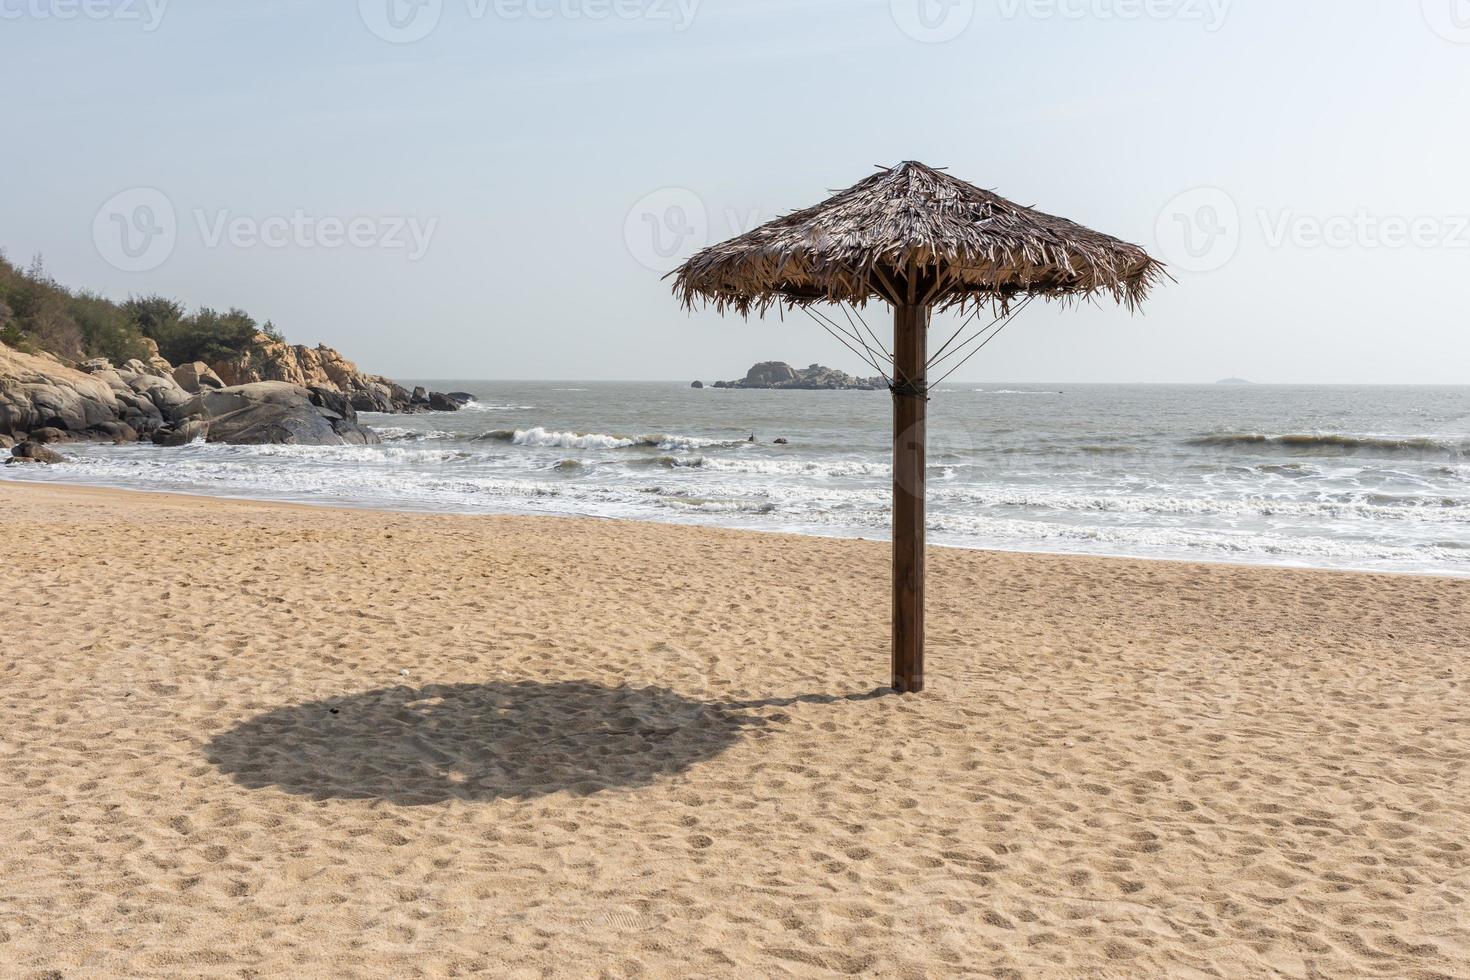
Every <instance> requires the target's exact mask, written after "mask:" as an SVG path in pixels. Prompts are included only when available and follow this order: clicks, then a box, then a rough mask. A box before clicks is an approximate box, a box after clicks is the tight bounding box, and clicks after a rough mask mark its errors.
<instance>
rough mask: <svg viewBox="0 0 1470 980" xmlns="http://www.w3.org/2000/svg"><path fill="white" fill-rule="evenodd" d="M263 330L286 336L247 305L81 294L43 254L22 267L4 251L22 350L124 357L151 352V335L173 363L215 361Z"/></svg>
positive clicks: (5, 323) (0, 328) (3, 276)
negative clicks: (193, 306)
mask: <svg viewBox="0 0 1470 980" xmlns="http://www.w3.org/2000/svg"><path fill="white" fill-rule="evenodd" d="M259 332H263V333H265V334H267V335H268V336H270V337H271V338H272V339H274V340H283V339H284V338H282V337H281V334H280V332H279V331H278V330H276V327H275V325H274V324H272V323H270V322H269V321H267V322H266V324H265V326H264V327H259V326H257V325H256V322H255V320H254V318H252V317H251V316H250V314H248V313H246V312H245V311H244V310H240V309H231V310H229V311H228V312H225V313H218V312H216V311H214V310H212V309H209V308H208V307H201V308H200V309H199V310H198V311H197V312H196V313H193V314H186V313H185V311H184V307H183V305H182V304H180V303H179V302H178V301H176V300H172V299H169V298H168V297H166V296H157V295H153V296H135V297H131V298H129V299H128V300H127V302H124V303H115V302H113V301H112V300H110V299H106V298H104V297H102V296H98V295H96V294H95V293H90V292H87V291H85V290H83V291H80V292H76V293H73V292H72V291H71V290H69V289H67V288H66V287H65V286H62V285H61V284H60V283H58V282H56V280H54V279H52V278H51V277H50V276H49V275H47V273H46V271H45V269H44V267H43V266H42V264H41V260H40V257H39V256H38V257H37V258H36V259H35V261H33V262H32V263H31V267H30V268H29V269H25V270H22V269H19V268H17V267H16V266H15V265H14V264H12V263H11V262H10V261H9V260H8V259H6V257H5V255H4V253H3V252H0V342H3V343H5V344H7V345H9V346H11V347H14V348H16V349H18V350H24V351H31V352H34V351H50V352H51V353H53V354H56V355H58V356H60V357H64V358H67V359H69V360H73V361H81V360H85V359H86V358H89V357H105V358H107V359H108V360H110V361H112V362H113V363H114V364H121V363H122V362H124V361H127V360H129V359H130V358H134V357H137V358H142V357H145V356H146V355H147V352H148V348H147V344H146V343H144V339H145V338H148V339H151V340H153V341H154V342H155V343H156V344H158V351H159V353H160V354H162V355H163V356H164V357H166V358H168V360H169V362H170V363H172V364H186V363H188V362H190V361H204V362H206V363H214V362H216V361H222V360H229V359H231V358H234V357H236V356H238V355H239V354H240V352H241V351H243V350H245V349H246V348H247V347H248V346H249V345H250V340H251V338H252V337H254V336H255V334H256V333H259Z"/></svg>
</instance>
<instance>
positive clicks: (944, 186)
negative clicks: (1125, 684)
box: [673, 161, 1164, 693]
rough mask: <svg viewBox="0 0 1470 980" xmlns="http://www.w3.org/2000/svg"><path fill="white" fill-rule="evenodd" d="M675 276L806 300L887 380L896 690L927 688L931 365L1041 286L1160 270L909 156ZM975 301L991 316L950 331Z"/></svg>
mask: <svg viewBox="0 0 1470 980" xmlns="http://www.w3.org/2000/svg"><path fill="white" fill-rule="evenodd" d="M673 275H674V276H675V282H674V293H675V295H677V296H678V297H679V298H680V300H682V301H683V303H684V305H685V306H686V307H693V306H695V305H696V304H697V303H700V302H707V303H711V304H713V305H714V307H715V308H716V309H717V310H720V311H722V312H723V311H724V310H727V309H731V310H734V311H735V312H737V313H739V314H741V315H742V316H745V315H748V314H749V313H750V312H751V311H752V310H753V311H755V312H756V313H757V314H759V313H763V312H764V311H765V310H767V309H768V308H770V307H772V306H781V307H789V308H800V309H803V310H807V311H808V312H809V313H812V314H813V316H814V318H819V319H818V322H819V323H821V324H822V326H823V327H824V328H826V329H827V330H828V331H829V332H831V333H833V335H834V336H836V337H837V339H838V340H840V341H842V342H843V343H844V344H846V345H847V346H848V347H849V348H850V349H852V350H853V351H854V352H855V353H858V354H859V355H860V356H863V357H865V358H866V359H869V361H870V363H872V364H873V366H874V367H875V368H877V369H878V370H879V371H881V372H882V373H883V374H884V375H885V377H888V378H889V379H890V389H891V391H892V392H893V687H894V688H895V689H897V690H898V691H900V692H905V693H906V692H913V691H920V690H923V687H924V441H925V430H924V427H925V416H926V412H927V403H928V400H929V388H930V383H929V372H930V370H931V369H932V368H937V367H938V366H939V365H940V364H942V363H943V362H946V361H951V362H952V359H953V358H955V357H956V356H958V355H960V354H964V358H963V360H960V361H958V362H957V363H954V362H952V363H950V364H949V365H948V367H947V368H946V372H952V371H953V370H954V369H955V368H957V367H958V366H959V365H960V364H963V363H964V361H966V360H968V359H969V358H970V357H972V356H973V355H974V354H975V353H977V352H978V351H979V350H980V348H982V347H984V346H985V345H986V344H987V343H989V342H990V340H992V339H994V337H995V336H996V335H997V334H998V333H999V332H1000V330H1001V329H1003V328H1004V327H1005V326H1006V324H1007V323H1009V322H1010V318H1011V317H1012V316H1014V315H1015V313H1017V312H1019V310H1020V308H1021V307H1023V306H1024V305H1025V304H1026V303H1028V302H1030V301H1031V300H1032V299H1034V298H1036V297H1038V296H1039V297H1042V298H1043V299H1059V300H1076V299H1083V298H1092V297H1096V296H1099V295H1104V296H1109V297H1111V298H1113V299H1114V300H1116V301H1118V302H1119V303H1122V304H1125V305H1127V306H1128V307H1129V308H1132V307H1134V306H1136V305H1137V304H1138V303H1139V301H1141V300H1142V299H1143V298H1144V296H1145V295H1146V294H1147V292H1148V290H1149V288H1150V287H1151V286H1152V285H1153V284H1154V283H1155V282H1157V281H1158V280H1159V279H1160V278H1161V277H1162V276H1163V275H1164V272H1163V266H1162V265H1161V264H1160V263H1158V262H1156V261H1154V260H1153V259H1152V258H1150V257H1149V256H1148V254H1147V253H1146V252H1144V250H1143V249H1141V248H1139V247H1138V246H1136V245H1130V244H1128V243H1126V242H1122V241H1119V240H1118V239H1116V238H1111V237H1109V236H1107V235H1103V234H1100V233H1098V232H1095V231H1091V230H1089V229H1087V228H1084V227H1082V226H1081V225H1079V224H1076V223H1074V222H1071V221H1068V220H1066V219H1065V218H1057V217H1054V216H1052V215H1049V214H1043V213H1042V212H1040V211H1034V210H1032V209H1031V208H1026V207H1021V206H1020V205H1018V204H1012V203H1011V202H1010V201H1007V200H1005V199H1004V198H1002V197H999V196H997V195H995V194H992V193H991V192H989V191H986V190H981V189H980V188H978V187H975V186H974V185H972V184H967V183H965V182H964V181H962V180H959V179H957V178H955V177H951V176H950V175H948V174H946V173H942V172H940V171H938V170H935V169H933V168H932V167H926V166H924V165H923V164H921V163H914V162H912V161H910V162H907V163H901V164H899V165H898V166H896V167H892V168H890V169H885V170H880V171H879V172H878V173H876V174H874V175H873V176H871V177H869V178H867V179H866V180H863V181H861V182H859V183H857V184H854V185H853V186H852V187H849V188H847V189H846V190H844V191H839V192H837V193H836V194H834V195H832V197H830V198H828V199H827V200H826V201H824V202H822V203H821V204H818V205H816V206H815V207H811V208H807V209H805V210H803V211H797V212H795V213H793V214H789V215H787V216H785V217H783V218H778V219H777V220H775V221H772V222H770V223H768V224H765V225H761V226H760V227H759V228H756V229H755V230H753V231H749V232H747V233H745V234H743V235H739V236H737V237H735V238H732V239H730V240H729V241H727V242H723V243H721V244H719V245H714V246H711V247H710V248H706V249H704V250H703V251H701V252H699V253H698V254H697V255H695V256H694V257H693V258H691V259H689V261H687V262H686V263H684V265H683V266H681V267H680V268H679V269H677V270H676V271H675V272H674V273H673ZM874 300H876V301H879V302H882V303H887V304H888V305H889V306H891V307H892V308H893V349H892V351H891V352H890V351H889V350H888V348H887V347H886V346H885V345H884V344H883V343H882V342H881V341H880V340H878V337H877V335H876V334H874V333H873V331H872V330H871V329H869V328H868V327H867V324H866V322H865V321H863V320H862V315H861V312H859V311H860V310H861V308H862V307H864V306H866V305H867V304H868V303H869V302H872V301H874ZM1018 300H1019V302H1018ZM824 303H835V304H848V306H850V307H851V309H852V311H853V313H856V314H857V319H856V321H854V319H853V318H852V315H851V314H850V313H848V312H847V310H846V309H844V311H843V315H844V319H846V321H847V327H844V326H843V325H842V323H841V322H839V321H838V320H837V319H836V318H832V317H828V316H825V315H823V314H821V313H820V312H816V311H815V310H814V309H812V308H813V307H814V306H816V305H817V304H824ZM951 308H957V309H958V310H959V311H960V313H961V314H964V313H965V311H966V310H967V309H968V310H969V317H968V318H962V321H961V324H960V329H959V330H957V331H955V333H954V335H953V336H952V337H950V338H949V340H948V341H946V342H945V344H944V345H943V346H941V347H940V348H939V350H938V351H937V352H936V353H935V354H934V356H933V357H932V358H931V357H930V355H929V353H928V330H929V317H930V313H931V312H932V311H933V310H936V309H938V310H944V309H951ZM986 310H988V311H990V312H992V313H994V314H995V315H994V318H993V319H991V320H990V322H989V323H986V324H985V325H984V326H982V327H981V328H980V329H979V330H978V331H977V332H976V333H975V334H974V335H973V336H971V337H969V339H967V340H965V341H962V342H960V343H958V344H956V341H957V340H959V337H960V334H961V333H962V332H963V331H964V330H965V328H966V327H967V326H968V325H969V324H970V323H971V322H973V321H974V320H975V319H976V317H978V316H979V314H980V313H981V312H982V311H986ZM859 323H861V324H862V326H861V328H859V325H858V324H859ZM834 328H835V329H834ZM849 328H850V329H849ZM865 333H866V336H864V334H865ZM868 338H871V340H872V343H869V342H868ZM885 364H887V365H888V367H889V370H884V365H885ZM946 376H947V373H946ZM940 380H943V379H942V378H941V379H940ZM936 383H938V382H936Z"/></svg>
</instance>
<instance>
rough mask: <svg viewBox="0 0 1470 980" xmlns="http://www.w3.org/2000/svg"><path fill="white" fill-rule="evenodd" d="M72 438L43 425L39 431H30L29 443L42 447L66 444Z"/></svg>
mask: <svg viewBox="0 0 1470 980" xmlns="http://www.w3.org/2000/svg"><path fill="white" fill-rule="evenodd" d="M99 424H101V423H99ZM73 438H75V436H73V435H72V434H71V433H69V432H66V431H65V430H63V429H58V428H55V427H53V426H49V425H43V426H41V427H40V428H39V429H32V430H31V432H30V441H31V442H33V443H35V444H36V445H38V446H44V445H46V444H48V443H52V442H67V441H69V440H71V439H73Z"/></svg>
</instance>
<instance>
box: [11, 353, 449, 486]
mask: <svg viewBox="0 0 1470 980" xmlns="http://www.w3.org/2000/svg"><path fill="white" fill-rule="evenodd" d="M256 340H257V341H260V343H257V344H255V345H253V346H252V347H251V348H250V349H249V350H247V351H246V352H245V353H243V354H242V355H240V357H239V358H237V359H235V360H232V361H227V362H221V363H218V364H214V365H207V364H203V363H200V362H196V363H193V364H183V365H180V366H178V367H174V366H173V365H171V364H169V363H168V361H166V360H164V359H163V358H162V357H161V356H159V354H158V352H157V349H156V348H153V349H152V350H151V351H150V353H149V356H148V359H147V360H146V361H145V360H142V359H133V360H129V361H127V362H126V363H124V364H122V365H120V366H115V365H113V364H112V363H110V362H109V361H107V360H105V359H103V358H95V359H92V360H89V361H85V362H82V363H81V364H72V363H70V362H67V361H65V360H63V359H62V358H59V357H57V356H55V355H53V354H47V353H40V354H27V353H23V352H21V351H18V350H15V349H13V348H11V347H7V346H6V345H4V344H0V448H9V447H13V446H15V445H17V444H23V445H24V444H31V445H46V444H51V443H59V442H67V441H70V440H76V439H94V440H96V439H102V440H109V441H114V442H134V441H138V440H149V441H152V442H153V443H155V444H156V445H161V446H177V445H184V444H186V443H189V442H192V441H194V440H196V439H204V440H206V441H209V442H225V443H231V444H240V445H250V444H260V443H288V444H295V445H313V446H320V445H367V444H373V443H376V442H378V436H377V434H376V433H374V432H373V431H372V430H371V429H369V428H367V427H365V426H363V425H361V424H359V423H358V420H357V413H358V412H359V411H379V412H420V411H454V410H456V409H458V408H459V407H460V406H461V405H462V404H463V403H464V402H465V401H468V400H470V398H469V396H468V395H464V394H463V393H457V394H455V395H446V394H444V393H442V392H428V391H424V390H423V389H422V388H416V389H414V391H412V392H410V391H408V390H406V389H404V388H403V387H402V386H400V385H397V384H395V383H393V382H392V381H389V380H388V379H386V378H382V377H379V376H376V375H366V374H363V373H361V372H359V371H358V370H357V367H356V366H355V365H354V364H353V363H352V362H351V361H348V360H347V359H346V358H344V357H342V356H341V355H340V354H338V353H337V352H336V351H334V350H332V349H331V348H330V347H318V348H309V347H292V346H290V345H287V344H283V343H279V342H277V341H273V340H271V339H270V338H268V337H266V336H265V335H264V334H261V335H259V336H258V337H257V338H256ZM40 455H41V456H42V457H47V458H48V460H49V454H40ZM26 458H35V457H31V456H27V457H26Z"/></svg>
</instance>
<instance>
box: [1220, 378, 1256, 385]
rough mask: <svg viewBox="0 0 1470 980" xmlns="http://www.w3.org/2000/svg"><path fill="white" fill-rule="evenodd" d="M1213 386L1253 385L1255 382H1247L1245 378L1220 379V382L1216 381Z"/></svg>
mask: <svg viewBox="0 0 1470 980" xmlns="http://www.w3.org/2000/svg"><path fill="white" fill-rule="evenodd" d="M1215 384H1217V385H1253V384H1255V382H1254V381H1247V380H1246V379H1245V378H1222V379H1221V380H1219V381H1216V382H1215Z"/></svg>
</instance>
